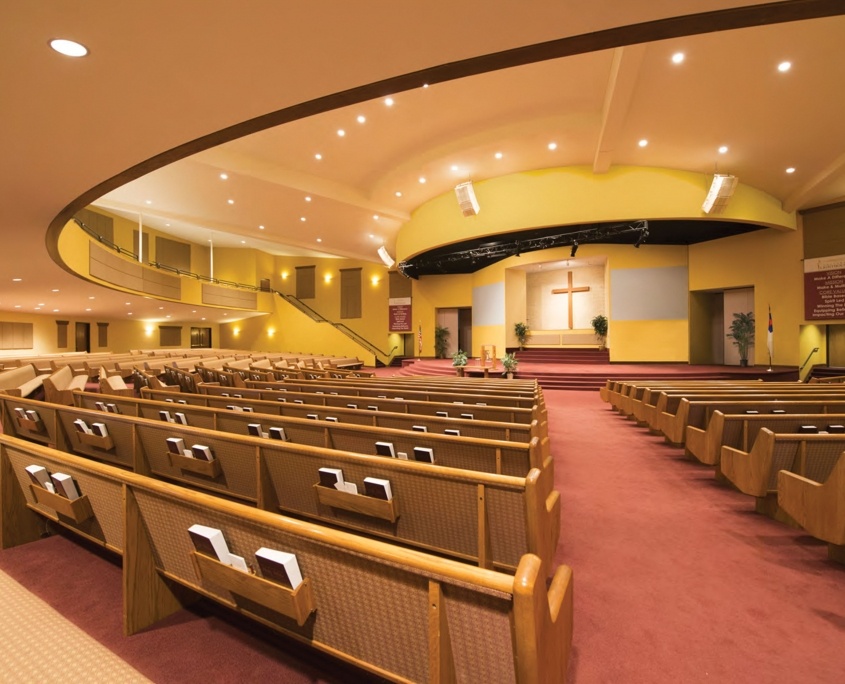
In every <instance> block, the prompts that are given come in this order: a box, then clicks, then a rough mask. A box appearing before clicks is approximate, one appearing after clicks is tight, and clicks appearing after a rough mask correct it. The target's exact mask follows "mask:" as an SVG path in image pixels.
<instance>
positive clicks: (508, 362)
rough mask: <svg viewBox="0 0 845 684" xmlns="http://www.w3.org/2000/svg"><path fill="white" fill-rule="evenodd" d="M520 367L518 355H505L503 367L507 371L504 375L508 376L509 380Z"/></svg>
mask: <svg viewBox="0 0 845 684" xmlns="http://www.w3.org/2000/svg"><path fill="white" fill-rule="evenodd" d="M518 365H519V361H518V360H517V358H516V354H513V353H510V354H505V355H504V356H503V357H502V367H503V368H504V369H505V373H504V375H506V376H507V378H508V380H510V379H511V378H513V374H514V373H515V372H516V367H517V366H518Z"/></svg>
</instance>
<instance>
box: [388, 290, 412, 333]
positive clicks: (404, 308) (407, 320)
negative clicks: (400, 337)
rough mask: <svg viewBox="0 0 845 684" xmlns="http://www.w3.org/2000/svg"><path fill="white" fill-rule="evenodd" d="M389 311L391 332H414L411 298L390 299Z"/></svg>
mask: <svg viewBox="0 0 845 684" xmlns="http://www.w3.org/2000/svg"><path fill="white" fill-rule="evenodd" d="M388 311H389V317H388V318H389V326H390V328H389V329H390V332H412V328H411V298H410V297H399V298H395V299H390V300H389V302H388Z"/></svg>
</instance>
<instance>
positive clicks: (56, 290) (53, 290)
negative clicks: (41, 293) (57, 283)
mask: <svg viewBox="0 0 845 684" xmlns="http://www.w3.org/2000/svg"><path fill="white" fill-rule="evenodd" d="M50 292H58V289H55V288H54V289H52V290H50Z"/></svg>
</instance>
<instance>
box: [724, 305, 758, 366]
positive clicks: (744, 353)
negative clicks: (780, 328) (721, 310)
mask: <svg viewBox="0 0 845 684" xmlns="http://www.w3.org/2000/svg"><path fill="white" fill-rule="evenodd" d="M733 316H734V319H733V321H731V328H730V330H731V331H730V332H729V333H728V334H727V335H726V337H730V338H731V339H732V340H733V343H734V345H735V346H736V349H737V351H738V352H739V365H740V366H747V365H748V348H749V347H751V346H752V345H753V344H754V334H755V321H754V312H753V311H749V312H748V313H735V314H734V315H733Z"/></svg>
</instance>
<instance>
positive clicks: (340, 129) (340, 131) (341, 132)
mask: <svg viewBox="0 0 845 684" xmlns="http://www.w3.org/2000/svg"><path fill="white" fill-rule="evenodd" d="M337 134H338V136H339V137H341V138H342V137H343V136H344V135H346V131H344V130H343V129H342V128H338V129H337Z"/></svg>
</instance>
